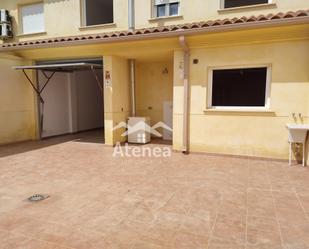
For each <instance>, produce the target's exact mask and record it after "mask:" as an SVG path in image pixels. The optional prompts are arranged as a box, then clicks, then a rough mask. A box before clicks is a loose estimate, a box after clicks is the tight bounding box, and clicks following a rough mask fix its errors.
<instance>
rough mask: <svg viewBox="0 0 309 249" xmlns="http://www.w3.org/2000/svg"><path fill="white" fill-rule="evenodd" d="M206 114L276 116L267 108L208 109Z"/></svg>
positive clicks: (205, 111) (205, 110)
mask: <svg viewBox="0 0 309 249" xmlns="http://www.w3.org/2000/svg"><path fill="white" fill-rule="evenodd" d="M204 113H213V114H215V113H219V114H230V115H233V114H243V115H244V114H248V115H250V114H260V115H263V114H265V115H270V116H274V115H275V112H274V111H272V110H270V109H267V108H254V107H252V108H249V107H247V108H207V109H204Z"/></svg>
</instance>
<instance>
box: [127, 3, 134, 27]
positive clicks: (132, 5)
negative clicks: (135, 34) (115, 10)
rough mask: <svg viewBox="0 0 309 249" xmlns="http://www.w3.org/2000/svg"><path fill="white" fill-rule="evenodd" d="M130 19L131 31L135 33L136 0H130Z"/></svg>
mask: <svg viewBox="0 0 309 249" xmlns="http://www.w3.org/2000/svg"><path fill="white" fill-rule="evenodd" d="M128 18H129V20H128V23H129V30H130V31H133V30H134V29H135V0H128Z"/></svg>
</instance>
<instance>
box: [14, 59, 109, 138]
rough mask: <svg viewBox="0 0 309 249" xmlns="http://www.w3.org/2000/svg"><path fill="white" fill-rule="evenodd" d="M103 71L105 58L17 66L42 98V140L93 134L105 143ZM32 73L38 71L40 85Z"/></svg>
mask: <svg viewBox="0 0 309 249" xmlns="http://www.w3.org/2000/svg"><path fill="white" fill-rule="evenodd" d="M102 68H103V61H102V59H88V60H74V61H72V60H66V61H40V62H37V63H36V65H35V66H19V67H15V69H19V70H23V72H24V74H25V76H26V77H27V79H28V81H29V83H30V84H31V85H32V87H33V89H34V90H35V91H36V93H37V95H38V105H39V108H38V109H39V118H38V119H39V123H40V138H41V139H44V138H50V137H55V136H60V135H67V134H78V133H81V132H85V131H93V132H94V133H95V134H96V135H97V136H101V135H102V137H101V138H100V140H101V142H103V143H104V94H103V69H102ZM29 70H36V72H37V84H34V83H33V82H31V80H30V78H29V77H28V73H29V72H27V71H29ZM35 85H36V86H37V87H35ZM100 131H101V132H100Z"/></svg>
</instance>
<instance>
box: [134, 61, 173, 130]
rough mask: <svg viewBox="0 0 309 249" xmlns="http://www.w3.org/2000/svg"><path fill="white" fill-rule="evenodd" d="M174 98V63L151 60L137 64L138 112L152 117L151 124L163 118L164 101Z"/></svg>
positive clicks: (139, 114)
mask: <svg viewBox="0 0 309 249" xmlns="http://www.w3.org/2000/svg"><path fill="white" fill-rule="evenodd" d="M172 100H173V63H172V62H169V61H167V62H153V63H152V62H149V63H138V64H137V66H136V113H137V115H138V116H142V117H143V116H146V117H150V120H151V124H152V125H154V124H156V123H157V122H160V121H164V120H163V104H164V101H172Z"/></svg>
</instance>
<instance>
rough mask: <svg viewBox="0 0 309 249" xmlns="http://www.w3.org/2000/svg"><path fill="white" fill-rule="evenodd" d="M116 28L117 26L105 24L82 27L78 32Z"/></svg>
mask: <svg viewBox="0 0 309 249" xmlns="http://www.w3.org/2000/svg"><path fill="white" fill-rule="evenodd" d="M116 26H117V25H116V23H105V24H98V25H89V26H82V27H79V30H91V29H100V28H114V27H116Z"/></svg>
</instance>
